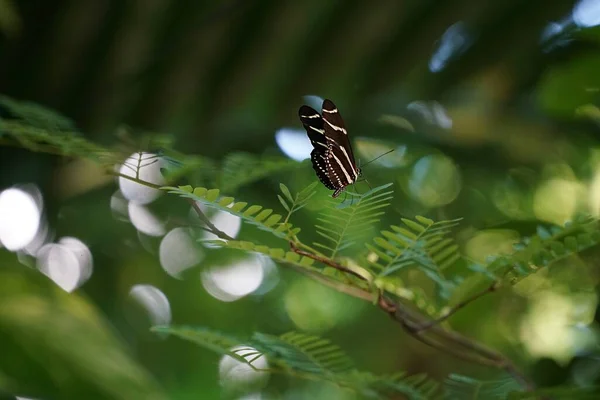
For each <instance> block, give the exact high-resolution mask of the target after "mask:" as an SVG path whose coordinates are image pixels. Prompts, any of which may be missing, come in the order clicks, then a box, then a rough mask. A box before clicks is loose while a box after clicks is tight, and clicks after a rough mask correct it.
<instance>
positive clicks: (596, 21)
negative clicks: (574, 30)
mask: <svg viewBox="0 0 600 400" xmlns="http://www.w3.org/2000/svg"><path fill="white" fill-rule="evenodd" d="M573 22H574V23H575V24H576V25H577V26H579V27H581V28H590V27H592V26H596V25H600V1H598V0H580V1H579V2H578V3H577V4H576V5H575V7H573Z"/></svg>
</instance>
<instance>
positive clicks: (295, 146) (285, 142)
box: [275, 128, 312, 161]
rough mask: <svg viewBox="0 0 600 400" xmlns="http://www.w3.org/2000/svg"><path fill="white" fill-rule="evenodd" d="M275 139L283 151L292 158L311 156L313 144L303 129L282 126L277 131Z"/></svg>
mask: <svg viewBox="0 0 600 400" xmlns="http://www.w3.org/2000/svg"><path fill="white" fill-rule="evenodd" d="M275 141H276V142H277V145H278V146H279V148H280V149H281V151H282V152H283V153H284V154H285V155H286V156H288V157H289V158H291V159H292V160H296V161H302V160H305V159H307V158H310V151H311V149H312V146H311V144H310V141H309V140H308V137H307V136H306V132H304V130H303V129H293V128H281V129H279V130H278V131H277V132H275Z"/></svg>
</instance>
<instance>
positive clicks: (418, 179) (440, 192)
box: [408, 155, 462, 207]
mask: <svg viewBox="0 0 600 400" xmlns="http://www.w3.org/2000/svg"><path fill="white" fill-rule="evenodd" d="M461 187H462V180H461V176H460V172H459V170H458V167H457V166H456V164H455V163H454V161H452V160H451V159H450V158H448V157H446V156H443V155H431V156H425V157H422V158H421V159H420V160H419V161H417V162H416V163H415V164H414V166H413V168H412V173H411V175H410V178H409V180H408V192H409V194H410V195H411V196H412V197H413V198H414V199H416V200H418V201H419V202H420V203H421V204H423V205H425V206H427V207H439V206H442V205H445V204H449V203H451V202H452V201H454V199H456V197H457V196H458V194H459V192H460V190H461Z"/></svg>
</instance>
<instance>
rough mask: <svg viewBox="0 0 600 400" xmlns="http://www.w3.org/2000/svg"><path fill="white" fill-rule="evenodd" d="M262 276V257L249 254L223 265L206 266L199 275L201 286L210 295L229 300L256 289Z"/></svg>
mask: <svg viewBox="0 0 600 400" xmlns="http://www.w3.org/2000/svg"><path fill="white" fill-rule="evenodd" d="M264 276H265V272H264V269H263V263H262V259H261V258H260V257H259V256H257V255H251V256H249V257H247V258H245V259H242V260H239V261H236V262H232V263H230V264H228V265H225V266H214V267H210V268H207V269H205V270H203V271H202V273H201V276H200V277H201V280H202V286H203V287H204V289H205V290H206V291H207V292H208V293H209V294H210V295H211V296H213V297H214V298H216V299H218V300H221V301H226V302H231V301H235V300H238V299H240V298H242V297H244V296H247V295H249V294H250V293H252V292H254V291H255V290H256V289H258V288H259V287H260V285H261V283H262V281H263V278H264Z"/></svg>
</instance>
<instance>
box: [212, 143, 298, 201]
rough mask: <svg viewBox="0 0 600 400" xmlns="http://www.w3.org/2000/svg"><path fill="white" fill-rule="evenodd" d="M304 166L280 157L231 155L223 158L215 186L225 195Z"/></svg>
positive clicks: (246, 154)
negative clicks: (268, 177)
mask: <svg viewBox="0 0 600 400" xmlns="http://www.w3.org/2000/svg"><path fill="white" fill-rule="evenodd" d="M302 165H304V164H302V163H299V162H297V161H293V160H290V159H288V158H282V157H257V156H254V155H252V154H248V153H232V154H229V155H227V156H226V157H225V160H224V161H223V165H222V167H221V171H220V173H219V175H218V177H217V184H218V186H219V187H220V188H221V190H223V191H224V192H226V193H233V192H235V191H236V190H237V189H238V188H240V187H241V186H243V185H247V184H250V183H252V182H255V181H257V180H260V179H263V178H265V177H267V176H270V175H273V174H276V173H280V172H287V171H290V170H293V169H295V168H299V167H300V166H302Z"/></svg>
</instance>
